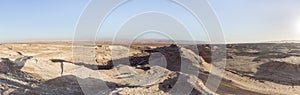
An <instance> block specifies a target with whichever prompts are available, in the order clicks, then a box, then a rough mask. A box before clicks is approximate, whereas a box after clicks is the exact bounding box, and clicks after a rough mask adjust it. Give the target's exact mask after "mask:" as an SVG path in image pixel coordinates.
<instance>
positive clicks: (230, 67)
mask: <svg viewBox="0 0 300 95" xmlns="http://www.w3.org/2000/svg"><path fill="white" fill-rule="evenodd" d="M219 46H220V45H212V44H211V45H209V44H198V45H188V44H182V45H180V44H178V45H176V44H167V43H166V44H162V43H160V44H155V43H154V44H153V43H152V44H146V43H143V44H132V45H130V46H124V45H112V44H110V43H96V44H94V45H74V44H72V43H71V42H56V43H53V42H48V43H3V44H0V58H1V59H0V93H1V95H24V94H25V95H84V94H86V95H95V94H99V95H170V94H177V95H182V94H190V95H201V94H204V95H260V94H263V95H265V94H271V95H295V94H300V44H298V43H249V44H226V45H222V46H225V48H226V49H225V51H224V54H225V55H220V56H222V57H224V58H212V53H213V52H214V51H217V50H218V49H219V48H220V47H219ZM191 47H195V48H191ZM195 49H196V50H195ZM214 53H216V52H214ZM214 62H215V63H216V64H215V63H214ZM218 62H225V63H226V64H225V65H224V66H223V65H222V66H219V65H218V64H217V63H218ZM185 66H187V68H185ZM213 67H214V68H219V69H222V70H224V72H223V73H222V76H218V75H216V77H218V78H221V82H220V84H219V85H218V88H217V90H216V91H213V90H212V89H211V88H209V87H207V86H206V85H205V84H206V81H207V79H208V77H209V75H214V74H213V73H211V72H210V71H211V68H213ZM184 70H186V71H184ZM189 71H190V72H189ZM187 72H188V73H187Z"/></svg>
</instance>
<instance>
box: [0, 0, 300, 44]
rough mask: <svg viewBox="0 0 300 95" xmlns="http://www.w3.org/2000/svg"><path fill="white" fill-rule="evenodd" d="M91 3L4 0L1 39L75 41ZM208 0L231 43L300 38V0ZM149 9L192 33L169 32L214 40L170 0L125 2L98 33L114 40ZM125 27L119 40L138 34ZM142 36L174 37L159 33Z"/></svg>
mask: <svg viewBox="0 0 300 95" xmlns="http://www.w3.org/2000/svg"><path fill="white" fill-rule="evenodd" d="M88 3H89V0H1V1H0V12H1V14H0V42H20V41H21V42H22V41H49V40H55V41H59V40H68V41H69V40H72V39H73V38H74V32H75V29H76V26H77V23H78V21H79V19H80V16H81V14H82V12H83V11H84V9H85V7H86V6H87V4H88ZM209 4H210V5H211V7H212V8H213V10H214V12H215V13H216V15H217V17H218V19H219V22H220V24H221V26H222V31H223V35H224V37H225V40H226V42H227V43H242V42H243V43H245V42H246V43H247V42H266V41H279V40H300V1H299V0H209ZM99 10H101V9H99ZM145 12H156V13H163V14H164V15H167V16H169V17H172V18H173V19H175V20H176V21H177V22H179V23H180V24H182V25H184V27H185V28H186V29H187V30H188V33H186V32H184V33H183V32H182V35H185V34H187V36H182V35H180V33H179V32H180V31H178V29H177V28H176V27H174V28H171V29H170V31H172V32H174V31H175V32H176V33H175V32H174V34H176V35H175V36H178V37H173V38H172V39H176V40H190V39H192V38H193V39H194V40H199V41H209V36H208V35H207V33H206V31H205V30H204V28H203V27H202V26H201V23H198V22H197V20H196V18H195V17H194V16H193V15H192V14H191V13H190V12H188V11H187V10H185V9H184V8H183V7H182V6H179V5H177V4H175V3H171V2H170V1H167V0H130V1H129V2H127V3H124V4H122V5H120V6H119V7H117V8H116V9H115V10H114V11H113V12H112V13H111V14H109V15H108V16H107V18H106V20H105V21H104V22H103V23H102V26H101V28H99V31H98V32H99V33H98V34H97V35H95V37H96V38H97V40H103V39H112V38H114V37H115V35H116V34H118V33H119V31H120V28H122V25H125V24H126V22H130V21H131V20H132V18H135V17H138V16H140V15H141V13H145ZM153 19H160V18H151V17H150V16H149V19H146V20H145V21H144V22H145V24H146V23H147V22H151V20H153ZM162 23H164V22H162ZM132 25H134V24H132ZM129 26H130V25H129ZM170 27H171V26H170ZM170 27H167V28H170ZM126 29H127V30H126ZM126 29H125V31H126V33H125V34H124V35H123V36H120V37H121V38H120V39H126V37H128V35H129V34H133V32H130V31H133V30H134V29H135V27H131V28H126ZM172 29H173V30H172ZM127 31H128V32H127ZM141 32H143V31H141ZM158 32H166V31H158ZM178 33H179V35H178ZM126 34H127V35H126ZM172 36H174V35H171V37H172ZM139 38H145V39H170V38H168V37H166V36H163V35H162V34H160V33H152V34H151V33H148V34H145V35H142V36H139ZM139 38H137V39H139Z"/></svg>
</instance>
